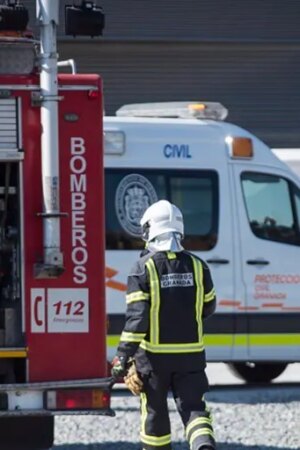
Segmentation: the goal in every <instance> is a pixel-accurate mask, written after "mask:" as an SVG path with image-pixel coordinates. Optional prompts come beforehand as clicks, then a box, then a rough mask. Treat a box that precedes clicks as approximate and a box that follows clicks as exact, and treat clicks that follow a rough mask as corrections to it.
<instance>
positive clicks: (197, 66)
mask: <svg viewBox="0 0 300 450" xmlns="http://www.w3.org/2000/svg"><path fill="white" fill-rule="evenodd" d="M59 52H60V58H61V59H67V58H70V57H73V58H75V60H76V62H77V66H78V72H95V73H101V74H102V77H103V80H104V92H105V109H106V113H107V114H113V113H114V112H115V111H116V109H117V108H119V107H120V106H121V105H123V104H126V103H135V102H149V101H171V100H194V99H195V100H198V99H199V100H210V101H219V102H221V103H223V104H224V105H225V106H226V107H227V108H228V109H229V116H228V120H229V121H230V122H233V123H236V124H239V125H240V126H242V127H245V128H247V129H249V130H250V131H252V132H253V133H254V134H256V135H257V136H259V137H260V138H261V139H262V140H264V141H265V142H266V143H267V144H268V145H270V146H272V147H299V146H300V131H299V123H300V107H299V106H300V44H294V45H291V44H289V45H288V44H277V45H275V44H266V43H264V44H262V43H260V44H258V43H257V44H255V43H251V44H250V43H247V44H237V43H230V44H229V43H226V44H225V43H224V44H220V43H218V44H217V43H214V44H213V43H211V44H208V43H206V44H203V43H183V42H176V43H175V42H174V43H172V42H170V43H166V42H161V43H151V42H144V43H134V42H131V43H129V42H127V43H126V42H122V43H112V42H111V43H109V42H103V43H101V44H100V45H99V43H97V42H95V43H94V44H91V43H89V45H88V46H87V44H86V43H83V42H78V43H77V45H76V46H74V45H73V44H72V43H69V42H61V43H60V46H59Z"/></svg>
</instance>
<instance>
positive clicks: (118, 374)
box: [111, 356, 128, 380]
mask: <svg viewBox="0 0 300 450" xmlns="http://www.w3.org/2000/svg"><path fill="white" fill-rule="evenodd" d="M127 361H128V358H127V357H126V356H115V357H114V359H113V360H112V363H111V365H112V369H111V375H112V377H113V378H115V379H116V380H118V379H120V378H122V377H124V376H125V375H126V373H127Z"/></svg>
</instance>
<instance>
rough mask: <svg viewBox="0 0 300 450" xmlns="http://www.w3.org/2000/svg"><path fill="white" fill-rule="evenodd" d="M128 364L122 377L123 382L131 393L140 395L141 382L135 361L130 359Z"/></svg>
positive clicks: (141, 389)
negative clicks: (126, 370) (125, 373)
mask: <svg viewBox="0 0 300 450" xmlns="http://www.w3.org/2000/svg"><path fill="white" fill-rule="evenodd" d="M129 364H130V366H129V369H128V372H127V375H126V376H125V377H124V383H125V384H126V386H127V388H128V389H129V390H130V391H131V392H132V394H133V395H140V393H141V392H142V391H143V382H142V380H141V378H140V376H139V373H138V371H137V370H136V365H135V361H134V360H131V361H130V363H129Z"/></svg>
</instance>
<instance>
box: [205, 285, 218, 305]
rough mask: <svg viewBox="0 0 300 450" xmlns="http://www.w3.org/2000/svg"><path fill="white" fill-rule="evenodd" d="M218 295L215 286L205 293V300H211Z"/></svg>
mask: <svg viewBox="0 0 300 450" xmlns="http://www.w3.org/2000/svg"><path fill="white" fill-rule="evenodd" d="M215 296H216V291H215V289H214V288H213V289H212V290H211V291H210V292H208V293H207V294H205V295H204V302H205V303H206V302H210V301H211V300H213V299H214V298H215Z"/></svg>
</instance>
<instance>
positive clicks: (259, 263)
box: [246, 259, 270, 266]
mask: <svg viewBox="0 0 300 450" xmlns="http://www.w3.org/2000/svg"><path fill="white" fill-rule="evenodd" d="M246 262H247V264H250V266H267V265H268V264H270V261H266V260H265V259H248V261H246Z"/></svg>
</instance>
